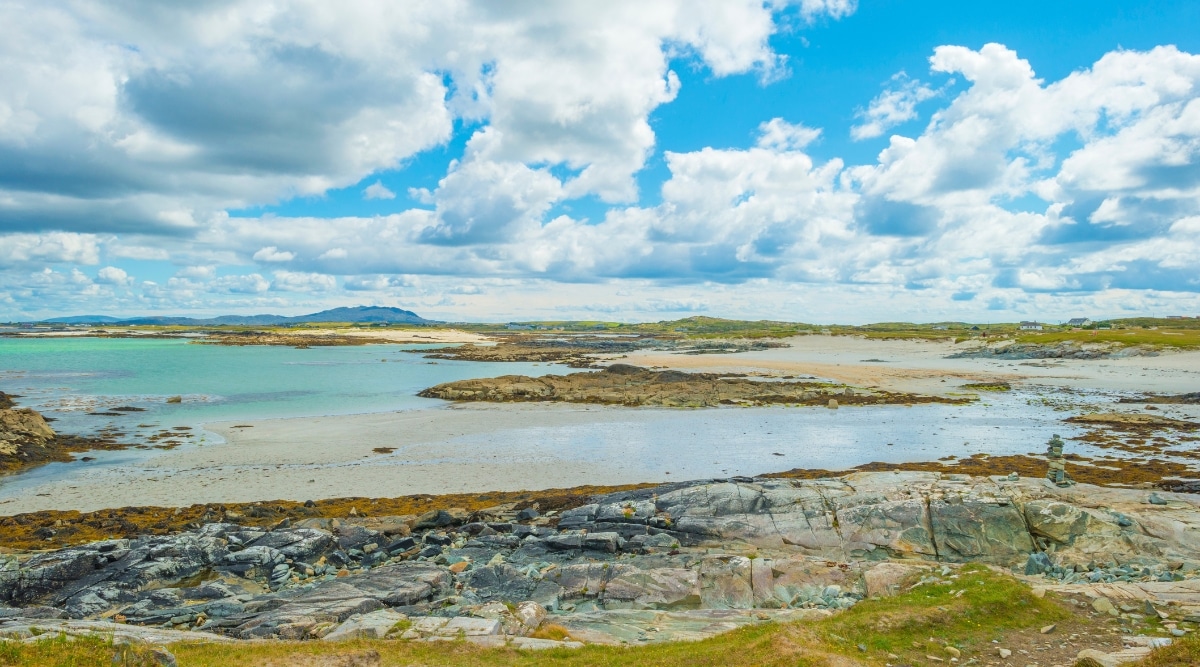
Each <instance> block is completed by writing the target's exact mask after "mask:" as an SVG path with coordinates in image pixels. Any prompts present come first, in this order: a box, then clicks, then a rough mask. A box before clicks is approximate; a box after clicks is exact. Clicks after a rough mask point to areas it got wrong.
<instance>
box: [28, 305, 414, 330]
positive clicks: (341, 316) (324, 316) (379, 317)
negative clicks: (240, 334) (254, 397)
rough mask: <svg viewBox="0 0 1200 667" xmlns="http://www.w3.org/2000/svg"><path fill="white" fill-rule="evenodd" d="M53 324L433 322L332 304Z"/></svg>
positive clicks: (93, 317) (84, 318) (408, 314)
mask: <svg viewBox="0 0 1200 667" xmlns="http://www.w3.org/2000/svg"><path fill="white" fill-rule="evenodd" d="M44 321H45V322H47V323H53V324H117V325H123V324H125V325H136V324H141V325H155V326H284V325H288V324H309V323H313V322H352V323H387V324H433V323H434V321H433V320H427V319H425V318H423V317H421V316H420V315H417V314H416V313H414V312H412V311H411V310H404V309H402V308H391V307H386V306H355V307H352V308H333V309H331V310H322V311H321V312H319V313H312V314H310V315H297V316H294V317H292V316H287V315H222V316H219V317H209V318H194V317H134V318H126V319H121V318H116V317H109V316H106V315H76V316H73V317H56V318H54V319H49V320H44Z"/></svg>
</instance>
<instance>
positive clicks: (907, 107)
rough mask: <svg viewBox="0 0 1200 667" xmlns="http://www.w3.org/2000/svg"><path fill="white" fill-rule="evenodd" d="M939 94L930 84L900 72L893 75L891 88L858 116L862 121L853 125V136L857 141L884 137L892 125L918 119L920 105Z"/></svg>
mask: <svg viewBox="0 0 1200 667" xmlns="http://www.w3.org/2000/svg"><path fill="white" fill-rule="evenodd" d="M937 94H938V93H937V91H935V90H934V89H932V88H930V87H929V86H926V85H925V84H923V83H921V82H920V81H917V80H915V79H910V78H908V75H907V74H905V73H904V72H899V73H897V74H896V75H895V76H893V77H892V80H891V81H890V86H889V88H888V89H887V90H885V91H883V92H882V93H880V94H879V96H878V97H876V98H875V99H873V100H871V104H870V105H869V106H868V107H867V109H866V110H865V111H859V112H858V114H857V116H858V118H859V119H861V121H862V122H861V123H859V124H858V125H855V126H853V127H851V128H850V136H851V137H853V138H854V140H855V141H862V140H863V139H873V138H875V137H878V136H881V135H883V133H884V132H886V131H888V130H890V129H891V128H893V127H896V126H897V125H900V124H901V123H906V122H908V121H910V120H912V119H914V118H916V117H917V105H918V104H920V103H921V102H924V101H925V100H928V99H930V98H932V97H934V96H936V95H937Z"/></svg>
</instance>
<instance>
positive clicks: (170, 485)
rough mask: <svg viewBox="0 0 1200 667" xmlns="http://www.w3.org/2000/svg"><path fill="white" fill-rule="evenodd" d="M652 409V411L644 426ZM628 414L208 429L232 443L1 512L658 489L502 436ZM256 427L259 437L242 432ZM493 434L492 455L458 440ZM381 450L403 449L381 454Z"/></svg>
mask: <svg viewBox="0 0 1200 667" xmlns="http://www.w3.org/2000/svg"><path fill="white" fill-rule="evenodd" d="M650 412H653V411H645V412H643V414H642V415H640V417H638V416H635V417H634V418H635V419H638V418H646V417H648V416H649V413H650ZM631 416H632V415H631V414H630V413H629V412H628V411H626V410H622V409H620V408H605V407H600V406H562V405H504V406H463V407H447V408H443V409H432V410H412V411H403V412H387V413H375V414H363V415H340V416H334V417H304V418H293V419H274V420H261V421H253V422H245V421H243V422H227V423H221V424H210V425H208V426H206V428H207V429H208V430H211V431H214V432H216V433H218V434H220V435H222V436H223V437H225V438H226V439H227V443H226V444H218V445H208V446H199V447H193V448H188V449H180V450H175V451H169V452H165V453H163V454H161V455H158V456H155V457H153V458H151V459H149V460H146V461H142V462H139V463H137V464H133V465H128V466H116V467H111V468H102V469H96V470H94V471H90V472H89V471H83V472H81V473H80V474H79V475H76V476H74V477H72V478H70V479H66V480H61V481H52V482H48V483H45V484H40V485H37V486H33V487H32V488H28V489H22V491H21V493H20V495H19V496H14V497H8V498H5V499H3V500H0V514H17V513H20V512H30V511H36V510H41V509H78V510H84V511H89V510H94V509H101V508H106V507H122V506H126V505H159V506H186V505H190V504H193V503H206V502H243V501H252V500H269V499H292V500H308V499H319V498H336V497H347V496H370V497H391V496H401V495H409V494H416V493H428V494H438V493H457V492H469V491H486V490H495V491H507V490H521V489H546V488H556V487H557V488H562V487H570V486H578V485H581V484H625V483H633V482H644V481H654V480H656V479H659V478H660V476H661V474H662V471H661V470H660V469H658V467H657V466H656V468H655V470H654V471H653V472H650V471H648V470H644V469H642V468H640V467H639V466H637V465H626V464H625V463H623V462H622V461H621V459H622V457H621V456H620V455H618V456H616V457H614V458H615V460H605V461H597V460H595V458H594V452H588V453H582V452H573V451H570V450H563V449H562V448H558V447H547V446H541V445H539V443H537V442H531V441H529V440H528V434H527V432H526V433H525V434H524V435H522V436H520V437H516V436H514V437H512V438H508V437H506V432H508V431H518V430H523V429H526V428H527V427H529V426H530V425H532V424H536V425H537V426H539V427H544V428H548V429H553V428H555V427H561V426H571V425H576V424H604V423H612V422H617V421H628V420H629V419H630V417H631ZM245 424H253V427H252V428H234V426H239V425H245ZM483 433H486V434H490V436H491V437H489V438H488V441H487V446H486V451H472V450H470V449H468V448H464V447H461V446H459V447H456V446H455V442H454V441H455V439H456V438H459V437H462V436H471V435H476V434H483ZM376 447H395V448H397V450H396V451H395V452H393V453H388V454H380V453H376V452H374V451H372V450H373V449H374V448H376Z"/></svg>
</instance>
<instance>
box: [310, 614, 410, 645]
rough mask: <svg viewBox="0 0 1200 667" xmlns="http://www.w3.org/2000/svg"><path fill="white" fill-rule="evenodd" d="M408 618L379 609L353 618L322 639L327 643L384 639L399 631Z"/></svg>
mask: <svg viewBox="0 0 1200 667" xmlns="http://www.w3.org/2000/svg"><path fill="white" fill-rule="evenodd" d="M406 620H408V617H407V616H405V615H404V614H401V613H399V612H395V611H392V610H390V609H379V610H377V611H372V612H368V613H366V614H358V615H355V616H351V617H350V618H348V619H346V620H345V621H343V622H342V624H341V625H339V626H337V627H336V628H334V629H333V630H332V631H331V632H330V633H329V634H327V635H325V636H324V637H322V639H324V640H325V641H330V642H335V641H344V640H347V639H383V638H384V637H387V636H388V634H389V633H391V632H393V631H395V630H397V629H399V628H400V627H402V626H401V624H402V622H403V621H406Z"/></svg>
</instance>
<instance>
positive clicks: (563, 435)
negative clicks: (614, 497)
mask: <svg viewBox="0 0 1200 667" xmlns="http://www.w3.org/2000/svg"><path fill="white" fill-rule="evenodd" d="M1032 395H1033V394H1029V393H1024V392H1013V393H1005V394H996V395H986V396H983V397H982V398H981V400H980V401H978V402H976V403H972V404H969V405H942V404H926V405H914V406H913V407H904V406H895V405H892V406H887V405H884V406H862V407H844V408H841V409H838V410H830V409H827V408H812V407H802V408H789V407H769V408H712V409H699V410H667V409H630V410H625V411H623V412H622V413H621V416H620V417H618V418H616V419H613V418H611V413H612V410H613V409H611V408H607V409H604V410H605V412H607V413H608V415H607V416H606V418H601V419H598V421H597V422H596V423H581V424H572V425H568V426H555V427H543V426H538V425H530V426H528V427H524V428H518V429H508V430H505V431H503V432H492V433H484V434H475V435H467V436H460V437H455V438H448V439H446V440H445V441H443V442H440V443H436V444H432V445H431V444H420V445H413V446H412V447H410V448H401V449H400V450H399V451H398V452H397V454H396V455H395V456H396V457H397V461H396V464H397V465H403V464H404V461H405V459H406V457H407V456H408V455H409V452H411V455H412V456H414V458H416V457H417V455H418V454H420V455H422V456H420V458H421V460H422V462H423V463H425V464H428V463H431V462H432V461H430V460H429V459H428V458H426V457H429V456H430V455H434V456H436V452H434V451H433V449H434V448H437V449H438V450H441V451H444V452H445V454H444V456H441V457H439V458H438V459H436V461H438V462H447V463H449V462H458V463H468V462H475V461H483V462H487V463H494V464H505V463H519V462H520V461H527V460H531V459H536V458H537V457H538V456H539V455H542V456H545V457H547V458H555V459H567V460H570V461H572V462H584V463H592V464H595V465H596V466H597V467H598V468H597V469H598V470H599V469H600V467H603V468H606V469H616V470H626V471H629V472H631V473H634V472H636V473H639V474H642V475H647V476H648V477H647V478H648V479H677V480H687V479H698V478H706V477H723V476H736V475H758V474H764V473H769V472H779V471H784V470H790V469H793V468H823V469H827V470H841V469H845V468H850V467H854V466H858V465H862V464H865V463H870V462H873V461H884V462H890V463H900V462H910V461H932V460H935V459H939V458H942V457H946V456H951V455H953V456H956V457H958V458H967V457H969V456H971V455H972V454H977V453H987V454H990V455H1008V454H1031V453H1032V454H1041V453H1043V452H1044V451H1045V448H1046V445H1045V443H1046V441H1047V440H1049V439H1050V436H1051V435H1053V434H1055V433H1058V434H1061V435H1062V436H1063V437H1064V438H1068V439H1069V438H1071V437H1072V436H1074V435H1077V434H1080V433H1082V430H1081V429H1079V428H1078V427H1076V426H1074V425H1072V424H1067V423H1064V422H1063V421H1062V419H1063V418H1064V417H1066V416H1069V415H1070V414H1071V413H1070V412H1063V411H1061V410H1056V409H1054V408H1053V407H1051V406H1047V405H1043V404H1041V403H1040V401H1036V400H1034V401H1030V398H1031V396H1032ZM1068 451H1070V452H1074V453H1078V454H1083V455H1085V456H1092V455H1099V454H1101V453H1102V450H1099V449H1097V448H1095V447H1092V446H1090V445H1087V444H1085V443H1072V444H1071V445H1070V447H1069V448H1068ZM371 465H379V462H378V461H372V462H371ZM667 474H669V475H670V476H669V477H667V476H666V475H667ZM581 483H582V482H581Z"/></svg>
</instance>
